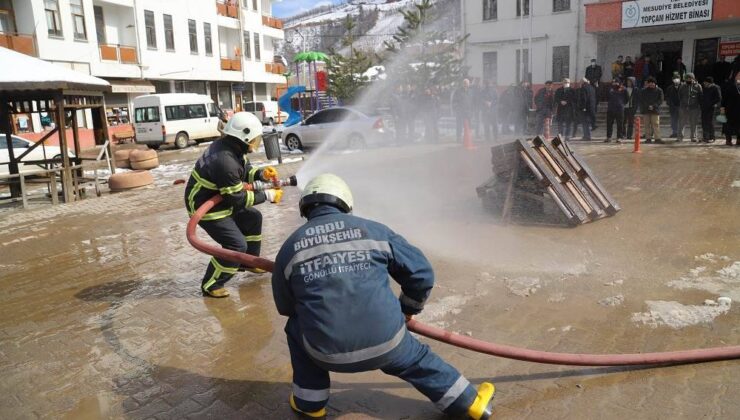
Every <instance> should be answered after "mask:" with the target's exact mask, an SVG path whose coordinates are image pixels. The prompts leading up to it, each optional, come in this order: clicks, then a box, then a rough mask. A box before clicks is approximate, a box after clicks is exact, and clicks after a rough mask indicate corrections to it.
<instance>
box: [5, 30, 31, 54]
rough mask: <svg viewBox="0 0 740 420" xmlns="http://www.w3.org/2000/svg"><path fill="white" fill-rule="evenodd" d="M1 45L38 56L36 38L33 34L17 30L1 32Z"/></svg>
mask: <svg viewBox="0 0 740 420" xmlns="http://www.w3.org/2000/svg"><path fill="white" fill-rule="evenodd" d="M0 47H5V48H7V49H9V50H13V51H16V52H19V53H22V54H26V55H30V56H32V57H36V56H37V55H38V54H37V52H36V38H35V37H34V36H33V35H26V34H19V33H17V32H3V33H0Z"/></svg>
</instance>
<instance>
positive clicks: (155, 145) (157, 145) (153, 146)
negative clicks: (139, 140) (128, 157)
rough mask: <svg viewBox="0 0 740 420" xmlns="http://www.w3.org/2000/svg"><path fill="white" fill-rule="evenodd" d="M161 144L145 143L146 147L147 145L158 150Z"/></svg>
mask: <svg viewBox="0 0 740 420" xmlns="http://www.w3.org/2000/svg"><path fill="white" fill-rule="evenodd" d="M161 145H162V144H160V143H157V144H147V145H146V147H148V148H150V149H152V150H159V146H161Z"/></svg>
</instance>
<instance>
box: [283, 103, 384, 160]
mask: <svg viewBox="0 0 740 420" xmlns="http://www.w3.org/2000/svg"><path fill="white" fill-rule="evenodd" d="M384 137H385V128H384V125H383V119H382V118H380V117H371V116H369V115H367V114H364V113H362V112H360V111H358V110H356V109H354V108H347V107H335V108H328V109H324V110H321V111H319V112H317V113H315V114H313V115H311V116H310V117H308V118H307V119H306V121H304V122H302V123H300V124H296V125H293V126H290V127H288V128H286V129H285V130H283V141H284V142H285V146H286V147H287V148H288V149H290V150H295V149H302V148H304V147H316V146H319V145H321V143H323V142H325V141H327V140H329V139H332V140H333V139H337V140H336V144H335V146H337V147H344V148H355V149H361V148H364V147H366V146H368V145H370V144H378V143H381V142H383V140H384Z"/></svg>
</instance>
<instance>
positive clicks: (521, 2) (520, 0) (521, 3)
mask: <svg viewBox="0 0 740 420" xmlns="http://www.w3.org/2000/svg"><path fill="white" fill-rule="evenodd" d="M514 1H515V2H516V15H517V16H522V7H524V16H529V0H514Z"/></svg>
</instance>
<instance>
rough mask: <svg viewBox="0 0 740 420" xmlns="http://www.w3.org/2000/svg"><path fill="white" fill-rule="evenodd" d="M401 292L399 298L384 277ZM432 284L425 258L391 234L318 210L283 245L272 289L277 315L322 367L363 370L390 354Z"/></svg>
mask: <svg viewBox="0 0 740 420" xmlns="http://www.w3.org/2000/svg"><path fill="white" fill-rule="evenodd" d="M389 275H390V277H392V278H393V279H394V280H395V281H396V282H398V283H399V284H400V285H401V291H402V293H401V295H400V297H399V298H396V296H395V294H394V293H393V291H392V290H391V288H390V282H389V278H388V276H389ZM433 285H434V272H433V270H432V266H431V264H430V263H429V261H428V260H427V259H426V257H425V256H424V254H422V252H421V251H420V250H419V249H418V248H416V247H414V246H412V245H410V244H409V243H408V242H406V240H405V239H404V238H402V237H401V236H399V235H398V234H396V233H395V232H393V231H392V230H391V229H390V228H388V227H387V226H385V225H382V224H380V223H377V222H373V221H370V220H366V219H362V218H359V217H356V216H353V215H351V214H345V213H343V212H341V211H340V210H339V209H337V208H335V207H332V206H328V205H322V206H319V207H316V208H315V209H313V210H312V211H311V212H310V214H309V217H308V222H307V223H306V224H305V225H303V226H302V227H300V228H299V229H298V230H297V231H295V232H294V233H293V234H292V235H291V236H290V238H288V240H287V241H286V242H285V243H284V244H283V246H282V248H281V249H280V252H279V253H278V255H277V258H276V261H275V270H274V271H273V274H272V290H273V297H274V299H275V304H276V306H277V310H278V312H279V313H280V314H281V315H285V316H288V317H291V318H293V317H295V318H297V321H298V324H299V326H300V329H301V332H302V334H303V346H304V347H305V349H306V351H307V352H308V354H309V355H310V356H311V357H312V358H313V359H315V360H317V361H319V362H324V363H327V364H332V365H342V364H345V365H346V364H353V363H360V362H364V361H367V360H370V359H375V358H380V359H377V360H381V359H382V357H381V356H383V355H384V354H387V353H388V352H390V351H391V350H393V349H394V348H395V347H396V346H397V345H398V344H399V343H400V342H401V339H402V338H403V337H404V335H405V334H406V324H405V319H404V316H403V314H409V315H414V314H417V313H419V312H421V310H422V309H423V307H424V303H425V302H426V300H427V297H428V296H429V293H430V291H431V289H432V286H433Z"/></svg>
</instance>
